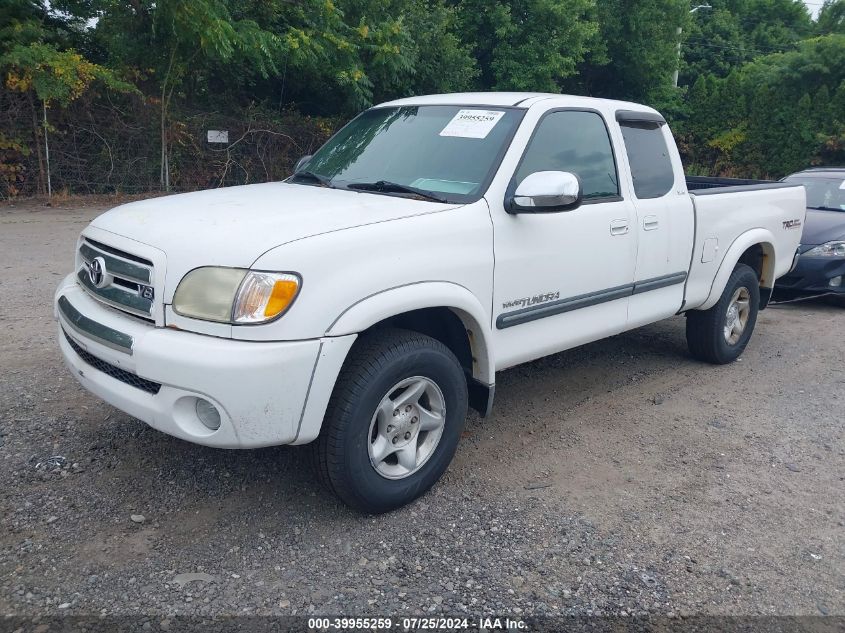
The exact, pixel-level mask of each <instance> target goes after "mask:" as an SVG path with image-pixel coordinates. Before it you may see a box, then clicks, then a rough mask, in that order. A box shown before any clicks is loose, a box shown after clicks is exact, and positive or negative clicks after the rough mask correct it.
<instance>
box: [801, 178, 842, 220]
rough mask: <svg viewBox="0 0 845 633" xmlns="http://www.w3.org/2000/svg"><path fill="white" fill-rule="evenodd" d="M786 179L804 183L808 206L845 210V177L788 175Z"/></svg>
mask: <svg viewBox="0 0 845 633" xmlns="http://www.w3.org/2000/svg"><path fill="white" fill-rule="evenodd" d="M786 181H787V182H795V183H800V184H802V185H804V188H805V189H806V190H807V206H808V207H809V208H811V209H828V210H831V211H845V178H843V177H842V176H838V177H836V176H830V177H822V178H820V177H818V176H790V177H789V178H787V179H786Z"/></svg>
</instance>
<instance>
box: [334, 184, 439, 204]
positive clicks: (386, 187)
mask: <svg viewBox="0 0 845 633" xmlns="http://www.w3.org/2000/svg"><path fill="white" fill-rule="evenodd" d="M346 188H347V189H358V190H360V191H376V192H378V193H411V194H414V195H415V196H420V197H421V198H427V199H428V200H434V201H435V202H446V198H442V197H440V196H438V195H437V194H435V193H432V192H430V191H426V190H425V189H417V188H416V187H411V186H409V185H400V184H399V183H398V182H390V181H389V180H379V181H377V182H353V183H349V184H348V185H346Z"/></svg>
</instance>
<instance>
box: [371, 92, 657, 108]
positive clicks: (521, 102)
mask: <svg viewBox="0 0 845 633" xmlns="http://www.w3.org/2000/svg"><path fill="white" fill-rule="evenodd" d="M547 99H556V100H559V101H563V102H565V105H567V106H571V107H582V108H588V107H589V108H597V107H599V106H602V105H603V106H607V107H608V108H609V109H625V110H636V111H638V112H657V111H656V110H654V109H653V108H649V107H648V106H644V105H642V104H639V103H631V102H629V101H616V100H612V99H598V98H595V97H580V96H577V95H566V94H554V93H550V92H455V93H449V94H436V95H420V96H417V97H406V98H404V99H396V100H394V101H387V102H385V103H380V104H379V106H400V105H402V106H405V105H467V106H498V107H502V106H507V107H517V108H530V107H531V106H532V105H534V104H535V103H537V102H538V101H545V100H547Z"/></svg>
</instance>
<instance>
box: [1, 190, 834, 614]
mask: <svg viewBox="0 0 845 633" xmlns="http://www.w3.org/2000/svg"><path fill="white" fill-rule="evenodd" d="M103 210H104V208H103V207H102V206H97V205H96V204H90V203H89V204H86V203H84V202H83V203H78V201H77V202H72V203H67V204H65V205H64V207H63V208H56V207H53V208H46V207H44V206H42V205H37V204H34V203H33V204H18V205H16V206H6V207H0V296H2V302H0V326H2V329H3V336H2V339H0V367H2V368H3V372H2V378H0V613H4V614H19V615H25V616H33V615H36V614H46V615H50V614H86V615H92V614H97V615H99V614H109V615H138V614H141V615H143V617H144V618H149V619H151V620H153V621H155V622H156V623H158V622H160V621H161V620H162V619H166V618H168V617H172V616H175V615H180V614H188V615H201V616H215V615H224V614H253V615H260V614H309V615H310V614H333V615H350V614H354V615H379V614H381V615H385V614H394V615H397V614H449V615H456V616H457V615H461V614H491V613H497V614H510V615H515V616H531V615H557V614H571V615H578V616H585V615H594V614H612V615H623V616H624V615H637V614H640V615H642V614H659V615H667V614H674V615H678V616H686V615H691V614H696V615H698V614H706V615H805V616H820V615H845V546H844V544H845V538H843V537H844V536H845V528H843V522H845V486H843V478H845V442H843V415H842V411H843V405H845V402H844V401H843V393H845V389H843V385H845V371H844V370H843V357H845V336H843V334H845V310H843V309H837V308H834V307H829V306H827V305H825V304H822V303H801V304H793V305H790V306H779V307H774V308H771V309H769V310H766V311H765V312H763V313H762V314H761V316H760V319H759V322H758V326H757V328H758V329H757V332H756V333H755V335H754V338H753V339H752V341H751V344H750V346H749V348H748V350H747V352H746V353H745V355H744V356H743V358H742V359H741V361H740V362H737V363H735V364H733V365H731V366H727V367H711V366H707V365H703V364H700V363H697V362H695V361H693V360H691V359H690V357H689V356H688V354H687V352H686V346H685V341H684V321H683V318H675V319H671V320H668V321H665V322H663V323H659V324H656V325H652V326H649V327H645V328H642V329H639V330H636V331H634V332H629V333H626V334H624V335H621V336H617V337H614V338H612V339H609V340H606V341H602V342H598V343H594V344H591V345H587V346H585V347H582V348H579V349H576V350H572V351H569V352H566V353H563V354H558V355H556V356H552V357H550V358H547V359H544V360H541V361H538V362H534V363H530V364H527V365H524V366H520V367H518V368H515V369H513V370H510V371H507V372H504V373H503V374H501V375H500V376H499V379H498V384H497V393H496V400H497V402H496V408H495V411H494V414H493V416H492V417H491V418H489V419H486V420H481V419H479V418H477V417H471V418H470V420H469V421H468V424H467V429H466V433H465V437H464V439H463V440H462V443H461V446H460V447H459V449H458V455H457V457H456V459H455V462H454V463H453V465H452V467H451V468H450V469H449V471H448V473H447V474H446V476H445V477H444V479H443V480H442V481H441V482H440V483H439V484H438V485H437V486H436V487H435V488H434V489H433V490H432V491H431V492H430V493H429V494H428V495H426V496H425V497H424V498H423V499H421V500H420V501H418V502H417V503H414V504H413V505H411V506H410V507H407V508H405V509H402V510H399V511H397V512H394V513H392V514H389V515H386V516H380V517H367V516H361V515H359V514H356V513H354V512H352V511H350V510H348V509H346V508H345V507H344V506H341V505H339V504H338V503H337V502H336V501H335V500H334V498H333V497H332V496H330V495H329V494H328V493H326V492H324V491H323V490H321V489H320V488H319V487H318V486H317V484H316V483H315V482H314V480H313V478H312V475H311V473H310V470H309V468H308V459H307V454H306V452H307V451H306V450H303V449H301V448H286V447H281V448H273V449H263V450H257V451H248V452H239V451H224V450H215V449H210V448H203V447H199V446H194V445H191V444H188V443H185V442H182V441H180V440H177V439H174V438H171V437H168V436H166V435H163V434H161V433H158V432H156V431H154V430H152V429H150V428H148V427H147V426H145V425H144V424H142V423H140V422H138V421H136V420H133V419H131V418H130V417H128V416H126V415H124V414H123V413H121V412H119V411H117V410H115V409H113V408H111V407H109V406H108V405H106V404H103V403H102V402H100V401H98V400H97V399H95V398H94V397H92V396H90V395H88V394H87V393H85V392H84V391H83V390H82V389H81V388H80V387H79V386H78V385H77V383H76V382H75V380H74V379H73V378H72V377H71V376H70V375H69V373H68V372H67V371H66V369H65V367H64V366H63V365H62V363H61V361H60V357H59V352H58V348H57V345H56V343H55V340H54V339H55V326H54V323H53V317H52V307H51V298H52V293H53V290H54V288H55V286H56V285H57V283H58V281H59V279H60V278H61V276H63V275H64V274H66V273H67V272H68V271H69V268H70V266H71V262H72V257H73V249H74V244H75V240H76V237H77V235H78V233H79V231H80V230H81V229H82V228H83V227H84V225H85V224H86V222H87V221H89V220H90V219H91V218H93V217H94V216H96V215H97V214H98V213H100V212H101V211H103ZM58 456H60V457H58ZM186 574H188V575H186Z"/></svg>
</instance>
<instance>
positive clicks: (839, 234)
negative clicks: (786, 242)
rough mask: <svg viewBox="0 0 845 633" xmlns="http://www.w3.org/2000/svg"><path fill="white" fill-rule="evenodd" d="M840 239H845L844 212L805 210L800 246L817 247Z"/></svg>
mask: <svg viewBox="0 0 845 633" xmlns="http://www.w3.org/2000/svg"><path fill="white" fill-rule="evenodd" d="M841 239H845V211H822V210H820V209H807V218H806V219H805V220H804V234H803V235H802V236H801V244H802V245H807V246H810V245H812V246H817V245H819V244H824V243H825V242H832V241H833V240H841Z"/></svg>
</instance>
